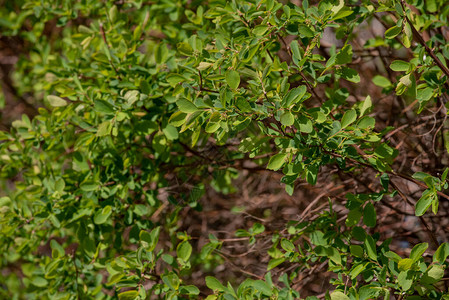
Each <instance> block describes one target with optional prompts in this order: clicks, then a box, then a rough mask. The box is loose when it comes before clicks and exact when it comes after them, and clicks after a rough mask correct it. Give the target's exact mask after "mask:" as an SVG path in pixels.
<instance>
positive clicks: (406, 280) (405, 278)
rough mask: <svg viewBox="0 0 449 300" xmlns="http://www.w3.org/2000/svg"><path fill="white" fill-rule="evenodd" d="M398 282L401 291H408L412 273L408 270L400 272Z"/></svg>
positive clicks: (411, 282) (411, 281)
mask: <svg viewBox="0 0 449 300" xmlns="http://www.w3.org/2000/svg"><path fill="white" fill-rule="evenodd" d="M398 282H399V286H400V287H401V288H402V290H403V291H408V290H409V289H410V288H411V287H412V284H413V271H412V270H408V271H402V272H400V273H399V276H398Z"/></svg>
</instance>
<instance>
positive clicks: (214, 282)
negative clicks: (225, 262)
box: [206, 276, 226, 292]
mask: <svg viewBox="0 0 449 300" xmlns="http://www.w3.org/2000/svg"><path fill="white" fill-rule="evenodd" d="M206 286H207V287H208V288H209V289H211V290H213V291H219V292H224V291H225V290H226V288H225V286H224V285H222V284H221V282H220V281H218V279H217V278H215V277H212V276H206Z"/></svg>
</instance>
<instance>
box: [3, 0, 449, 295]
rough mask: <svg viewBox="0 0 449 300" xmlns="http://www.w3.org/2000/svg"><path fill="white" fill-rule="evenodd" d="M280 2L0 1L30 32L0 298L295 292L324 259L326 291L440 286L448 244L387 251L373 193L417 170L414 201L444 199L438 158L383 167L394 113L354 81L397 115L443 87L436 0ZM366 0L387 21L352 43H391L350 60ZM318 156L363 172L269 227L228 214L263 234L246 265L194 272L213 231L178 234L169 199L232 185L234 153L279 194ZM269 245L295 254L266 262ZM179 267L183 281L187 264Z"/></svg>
mask: <svg viewBox="0 0 449 300" xmlns="http://www.w3.org/2000/svg"><path fill="white" fill-rule="evenodd" d="M282 2H283V3H281V2H278V1H275V0H233V1H225V0H211V1H195V0H193V1H187V0H178V1H174V0H173V1H172V0H159V1H153V2H149V3H145V2H144V1H138V0H136V1H95V0H84V1H71V0H58V1H49V0H42V1H37V0H36V1H32V0H22V1H6V2H4V3H3V5H0V31H1V32H2V36H3V37H11V42H12V41H15V40H13V39H12V38H15V39H17V40H20V43H21V47H22V48H26V49H31V50H29V52H27V54H26V55H23V56H21V57H20V58H19V60H18V61H17V63H16V64H15V66H14V72H13V79H14V82H15V84H16V87H17V93H18V94H19V95H31V96H30V98H32V99H33V101H34V103H31V104H32V105H34V106H35V107H38V111H37V113H36V114H35V115H34V116H33V117H32V118H30V117H28V116H27V115H23V116H22V118H21V119H20V120H16V121H14V122H13V123H12V125H11V128H10V130H5V131H2V132H0V157H1V161H0V167H1V170H0V176H1V178H2V180H3V181H2V187H3V191H4V192H3V195H2V196H4V197H2V198H0V252H1V256H0V269H1V270H3V271H2V272H1V273H0V297H1V298H11V299H75V298H78V299H92V298H97V299H109V298H117V297H118V298H119V299H156V298H158V297H159V298H164V299H195V298H206V296H207V295H208V296H207V299H268V298H271V299H297V298H300V296H301V295H300V293H299V292H298V291H296V290H295V289H294V288H293V287H292V285H291V283H292V282H293V281H294V280H295V278H297V277H298V276H299V274H300V273H301V272H303V271H304V270H307V269H309V268H310V267H311V265H313V264H314V263H315V262H319V263H324V262H326V263H327V266H328V271H329V272H332V273H334V274H335V276H334V278H333V279H332V281H331V282H330V283H331V284H332V285H334V287H333V288H332V289H331V290H329V292H328V293H326V294H325V295H324V296H323V297H326V298H330V299H336V300H340V299H373V298H377V297H383V298H384V299H390V298H389V297H390V295H395V297H396V299H399V298H401V299H403V298H407V299H420V297H421V298H423V299H424V298H425V299H428V298H432V299H449V294H448V293H447V290H445V289H444V288H441V285H439V282H440V280H441V279H442V278H443V276H444V272H445V270H446V268H447V266H448V263H447V261H446V258H447V256H448V255H449V244H447V243H441V245H438V246H439V247H438V250H437V251H436V252H435V253H434V254H432V255H433V256H432V255H427V256H425V255H424V253H425V252H426V250H427V249H428V247H429V245H428V244H427V243H426V242H425V241H423V243H419V244H417V245H415V246H414V247H413V249H412V250H411V252H410V253H409V254H410V255H409V257H405V258H404V257H401V256H399V255H398V254H396V253H394V252H393V251H390V248H389V245H390V242H391V240H381V239H380V234H379V233H377V232H376V230H375V228H376V225H377V223H378V216H377V213H376V205H377V203H378V202H380V201H383V199H384V198H385V197H395V196H398V197H403V198H404V197H405V198H404V199H406V200H407V199H408V196H407V195H404V192H402V191H401V190H400V188H399V187H397V186H396V185H395V184H394V183H392V181H391V177H394V176H397V177H400V178H401V179H403V180H406V181H409V182H410V183H411V184H415V185H416V186H418V187H419V188H420V189H421V191H422V195H421V196H420V198H419V200H418V201H417V202H416V205H415V209H416V210H415V214H416V216H423V215H425V214H432V213H433V214H437V213H438V207H439V202H440V201H443V200H444V201H447V200H448V197H447V196H446V195H445V190H446V189H447V187H448V181H447V180H446V177H447V173H448V169H447V168H446V169H440V170H434V171H435V172H432V173H429V172H427V173H426V172H416V173H415V174H402V173H400V172H397V170H396V169H395V168H394V162H395V158H396V157H397V156H398V155H399V151H398V149H397V148H395V147H393V146H391V145H390V143H389V141H388V138H386V135H387V134H388V133H389V132H391V131H392V130H395V128H393V127H384V128H379V127H378V126H376V121H377V120H376V116H375V115H373V114H371V112H372V110H373V103H376V102H377V100H376V99H374V96H373V95H369V94H368V89H365V90H364V89H363V85H367V80H369V81H371V80H372V81H373V82H374V84H376V85H377V86H379V87H380V89H381V90H382V93H383V95H395V96H396V97H402V99H404V101H407V103H412V102H413V101H415V100H417V101H418V103H419V107H417V108H416V109H415V113H416V115H415V116H417V115H418V114H419V113H420V112H422V111H423V110H425V109H426V107H431V106H434V105H435V103H439V102H440V101H441V103H446V104H447V100H446V99H447V91H448V87H447V84H448V76H449V71H448V69H447V67H446V60H447V59H449V46H448V45H447V41H446V40H445V37H444V35H442V34H440V33H439V30H440V29H441V28H442V27H444V26H447V18H448V14H449V7H448V6H447V5H445V1H442V0H433V1H419V0H412V1H408V3H405V2H404V1H403V2H401V1H398V0H388V1H385V0H384V1H380V0H379V2H373V1H366V0H362V1H355V0H346V1H343V0H340V1H338V0H323V1H315V2H313V1H310V3H309V2H308V1H307V0H306V1H301V2H300V5H297V4H298V3H296V2H295V3H296V4H295V3H287V1H282ZM298 2H299V1H298ZM376 18H378V19H380V20H381V21H382V22H383V24H384V25H385V26H388V29H387V30H386V32H385V34H384V36H377V37H374V38H370V39H368V40H367V42H366V44H365V45H363V46H364V49H377V48H383V49H389V50H391V51H393V50H395V51H396V50H397V51H400V50H401V49H402V50H404V49H406V50H407V51H410V52H409V54H410V57H411V58H410V59H409V58H408V57H407V56H404V58H403V59H402V60H401V59H395V60H393V61H392V62H391V64H390V65H389V66H387V67H389V68H390V69H391V70H388V69H385V70H382V71H381V72H379V74H377V75H376V76H374V77H373V78H369V77H368V78H365V77H364V74H363V70H359V69H357V64H358V62H356V61H355V57H357V55H356V52H355V46H354V45H353V44H352V40H353V39H354V37H355V36H356V34H357V32H358V30H359V29H360V28H362V27H363V26H367V24H371V22H373V20H376ZM423 31H426V32H429V33H430V36H429V37H428V38H427V39H426V41H424V39H423V37H422V35H421V33H422V32H423ZM326 32H328V33H329V32H330V33H332V34H333V35H334V39H335V40H336V41H337V42H338V43H337V44H336V45H333V46H331V47H330V48H329V49H328V50H329V52H328V53H327V54H328V55H327V56H326V55H324V54H323V53H321V52H319V51H318V49H319V48H320V46H321V43H322V39H323V35H324V34H325V33H326ZM292 36H293V37H294V38H293V39H292V38H291V37H292ZM17 40H16V41H17ZM358 58H360V57H358ZM393 71H394V72H393ZM388 73H390V74H394V75H393V76H387V75H386V74H388ZM357 87H358V88H357ZM354 89H357V93H358V94H360V93H361V94H363V98H360V97H354V95H353V91H354ZM446 106H447V105H446ZM444 109H446V108H444ZM442 138H443V142H444V143H446V146H447V145H448V144H449V143H448V139H449V137H448V135H444V134H443V135H442ZM247 162H251V164H247ZM328 165H335V166H337V167H338V168H339V169H340V170H342V171H343V172H344V173H345V174H348V175H349V176H352V177H357V176H359V175H360V174H361V173H363V172H368V170H369V172H372V174H373V176H372V178H371V180H372V182H373V187H374V188H373V189H372V190H371V192H370V191H366V192H364V193H348V194H347V195H346V198H347V201H346V204H345V205H346V210H345V211H344V214H345V215H346V217H345V218H344V219H343V223H342V222H341V220H340V217H341V212H339V213H340V215H339V214H337V212H336V211H335V210H334V209H333V205H334V204H333V201H334V200H332V199H329V207H328V209H326V210H322V211H320V212H317V213H316V214H317V215H315V217H314V218H311V219H310V220H309V219H307V220H304V219H303V220H285V223H284V225H285V226H284V228H283V229H280V230H278V231H276V232H269V231H266V228H265V226H264V225H261V224H259V223H255V224H254V226H253V227H252V228H242V229H240V230H238V231H237V232H236V236H237V237H248V238H249V239H248V243H249V244H253V243H254V242H255V241H256V240H257V239H258V237H259V236H262V235H270V236H271V241H272V242H271V246H270V249H269V250H268V251H267V253H266V255H267V256H269V257H270V260H269V262H268V265H267V272H266V274H265V276H264V277H263V278H259V279H257V278H256V279H255V278H252V277H248V279H246V280H245V281H243V282H238V283H235V282H233V283H232V284H227V283H225V282H221V281H220V280H218V279H216V278H215V277H213V276H207V274H212V273H210V271H211V270H212V269H213V268H214V267H215V266H217V265H219V264H220V263H222V260H221V256H220V255H219V249H220V247H221V246H222V243H223V242H222V241H221V240H220V239H218V238H217V237H215V236H214V235H212V234H210V235H209V237H208V238H209V241H208V243H206V244H205V245H204V246H203V247H202V250H201V251H197V248H196V247H192V244H193V241H192V237H190V236H189V235H188V234H186V233H185V232H183V231H182V230H179V228H180V226H181V220H180V217H179V213H180V212H181V211H182V210H183V209H190V210H196V211H199V212H201V210H202V202H201V198H202V196H203V194H204V193H205V191H206V190H207V189H211V188H213V189H214V190H215V191H217V192H219V193H222V194H230V193H233V192H235V191H237V190H239V186H236V185H235V184H234V181H233V180H234V179H235V178H237V177H238V176H239V174H240V173H241V170H248V171H249V172H253V171H256V170H259V169H261V168H267V169H268V170H272V171H275V172H282V174H283V177H282V180H281V182H282V183H283V185H284V187H285V191H286V192H287V193H288V194H290V195H291V194H293V193H294V190H295V185H297V184H298V182H299V181H306V182H307V183H308V184H310V185H314V184H316V182H317V177H318V176H319V173H320V170H323V168H325V167H326V166H328ZM424 171H426V170H424ZM184 225H185V224H184ZM441 241H442V240H439V241H437V242H441ZM432 247H433V248H432V249H434V250H435V249H436V246H435V245H433V246H432ZM423 255H424V256H423ZM281 264H289V265H292V266H295V267H294V268H290V269H289V271H288V272H285V273H283V274H278V273H276V274H277V276H275V277H273V276H272V274H273V273H272V272H273V271H274V270H276V268H278V267H279V266H280V265H281ZM198 268H199V269H201V270H203V271H202V272H204V273H203V274H206V275H205V276H204V279H203V282H204V284H203V286H196V285H194V284H192V282H190V278H191V275H192V270H193V269H198ZM208 272H209V273H208ZM206 287H207V288H208V289H207V288H206ZM412 295H413V296H412ZM309 299H315V298H314V297H310V298H309Z"/></svg>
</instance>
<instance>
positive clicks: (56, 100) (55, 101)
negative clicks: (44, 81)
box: [47, 95, 67, 107]
mask: <svg viewBox="0 0 449 300" xmlns="http://www.w3.org/2000/svg"><path fill="white" fill-rule="evenodd" d="M47 101H48V103H49V104H50V105H51V106H53V107H62V106H66V105H67V101H66V100H64V99H62V98H61V97H58V96H54V95H48V96H47Z"/></svg>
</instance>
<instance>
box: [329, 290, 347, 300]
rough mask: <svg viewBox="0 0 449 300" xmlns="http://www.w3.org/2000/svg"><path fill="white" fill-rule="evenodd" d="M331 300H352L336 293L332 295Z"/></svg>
mask: <svg viewBox="0 0 449 300" xmlns="http://www.w3.org/2000/svg"><path fill="white" fill-rule="evenodd" d="M330 296H331V300H351V299H350V298H349V297H348V296H346V295H345V294H344V293H343V292H340V291H334V292H332V293H331V295H330Z"/></svg>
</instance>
